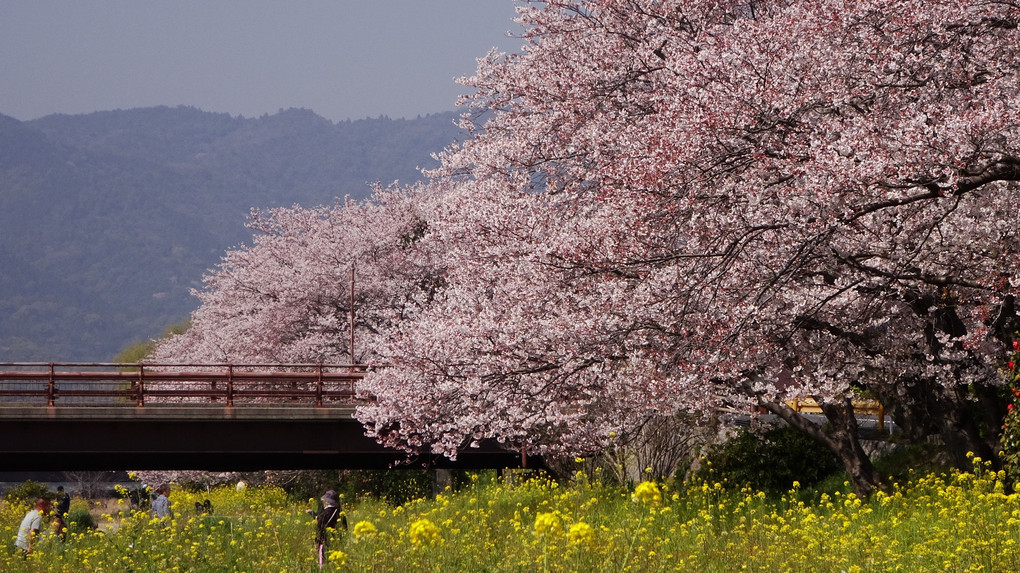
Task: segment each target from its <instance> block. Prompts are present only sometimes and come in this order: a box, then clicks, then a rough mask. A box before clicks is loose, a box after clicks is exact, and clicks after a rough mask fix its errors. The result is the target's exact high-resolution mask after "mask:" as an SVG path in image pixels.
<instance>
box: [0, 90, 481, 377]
mask: <svg viewBox="0 0 1020 573" xmlns="http://www.w3.org/2000/svg"><path fill="white" fill-rule="evenodd" d="M455 119H456V117H455V114H454V113H452V112H449V113H439V114H434V115H428V116H425V117H418V118H416V119H409V120H405V119H389V118H385V117H380V118H377V119H365V120H357V121H346V122H340V123H337V124H334V123H332V122H330V121H329V120H326V119H324V118H322V117H319V116H318V115H316V114H314V113H313V112H311V111H308V110H300V109H290V110H283V111H280V112H279V113H277V114H274V115H265V116H262V117H259V118H242V117H232V116H230V115H228V114H217V113H208V112H204V111H200V110H197V109H195V108H189V107H176V108H169V107H158V108H144V109H133V110H117V111H105V112H97V113H91V114H86V115H73V116H72V115H51V116H47V117H43V118H40V119H36V120H32V121H26V122H22V121H18V120H16V119H14V118H11V117H7V116H3V115H0V361H46V362H48V361H109V360H111V359H112V358H113V356H114V355H115V354H116V353H117V352H118V351H120V350H122V349H123V348H124V347H126V346H127V345H129V344H131V343H133V342H137V341H141V340H146V339H148V338H151V337H154V336H158V335H159V334H160V333H161V332H162V331H163V329H164V328H165V327H167V326H168V325H170V324H172V323H175V322H178V321H179V320H181V319H183V318H185V317H186V316H187V315H188V314H189V313H190V312H191V311H192V310H193V309H194V308H195V307H196V306H197V300H196V299H195V298H194V297H193V296H191V294H190V290H191V289H192V288H196V287H200V286H201V279H202V276H203V274H204V272H205V271H206V270H208V269H210V268H212V267H214V266H215V265H216V264H217V263H218V262H219V260H220V257H221V256H222V255H223V253H224V251H225V250H226V249H228V248H231V247H234V246H237V245H239V244H241V243H246V242H250V239H251V231H250V230H248V229H247V228H246V227H245V226H244V224H245V222H246V218H247V215H248V214H249V213H250V211H251V209H252V208H259V209H264V208H271V207H278V206H291V205H294V204H302V205H307V206H312V205H321V204H329V203H332V202H333V201H334V200H335V199H336V198H338V197H339V198H342V197H344V196H350V197H352V198H364V197H366V196H368V194H369V193H370V188H369V183H370V182H374V181H381V182H383V183H384V184H388V183H390V182H392V181H394V180H399V181H401V182H405V183H409V182H412V181H415V180H419V179H421V174H420V171H419V168H420V167H431V166H434V165H435V160H434V159H432V157H431V155H432V154H433V153H436V152H439V151H441V150H442V149H443V148H444V147H446V146H447V145H449V144H450V143H452V142H454V141H455V140H457V139H458V138H460V137H462V134H461V132H460V131H459V130H458V128H457V127H456V126H455V124H454V122H455Z"/></svg>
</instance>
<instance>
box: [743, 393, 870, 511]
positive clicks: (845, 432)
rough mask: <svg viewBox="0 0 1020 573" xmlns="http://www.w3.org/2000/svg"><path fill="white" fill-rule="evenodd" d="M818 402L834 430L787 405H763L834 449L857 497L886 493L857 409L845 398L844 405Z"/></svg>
mask: <svg viewBox="0 0 1020 573" xmlns="http://www.w3.org/2000/svg"><path fill="white" fill-rule="evenodd" d="M818 403H819V406H820V407H821V409H822V413H823V414H824V415H825V418H826V419H827V420H828V421H829V424H830V425H831V429H827V430H826V429H823V428H822V426H820V425H818V424H816V423H814V422H812V421H811V420H809V419H807V418H805V417H804V416H802V415H800V414H799V413H798V412H796V411H795V410H794V409H793V408H790V407H789V406H787V405H786V404H783V403H766V402H762V403H761V405H762V406H763V407H765V408H766V409H767V410H769V411H770V412H772V413H773V414H776V415H777V416H779V417H780V418H782V419H783V420H784V421H786V423H788V424H790V425H791V426H793V427H794V428H797V429H798V430H800V431H802V432H805V433H806V434H807V435H809V436H811V438H813V439H814V440H816V441H817V442H819V443H821V444H822V445H824V446H825V447H827V448H829V449H830V450H832V452H833V453H834V454H836V458H837V459H838V460H839V461H840V463H841V464H843V467H844V469H846V471H847V473H848V474H849V475H850V483H851V485H852V486H853V488H854V492H855V493H856V494H857V495H859V496H861V497H866V496H868V495H870V494H871V493H872V492H873V491H874V490H876V489H881V490H886V489H887V488H888V486H887V484H886V483H885V482H884V481H883V480H882V477H881V476H880V475H879V474H878V471H876V470H875V466H874V465H872V463H871V458H869V457H868V454H866V453H865V452H864V448H863V447H861V440H860V435H859V429H858V427H857V419H856V418H854V408H853V405H852V404H851V403H850V400H849V399H844V400H843V401H842V402H840V403H823V402H822V401H820V400H819V401H818Z"/></svg>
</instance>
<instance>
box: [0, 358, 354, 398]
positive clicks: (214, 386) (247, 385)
mask: <svg viewBox="0 0 1020 573" xmlns="http://www.w3.org/2000/svg"><path fill="white" fill-rule="evenodd" d="M365 370H366V369H365V367H364V366H363V365H358V364H346V365H345V364H149V363H138V364H121V363H95V362H93V363H75V362H60V363H57V362H53V363H39V362H0V405H10V406H21V405H25V406H28V405H42V404H43V403H45V404H46V405H47V406H55V405H58V401H59V404H60V405H67V406H128V405H135V406H145V405H146V403H159V404H165V403H187V404H189V405H194V404H198V403H218V404H221V405H226V406H234V405H235V404H238V403H242V404H251V405H282V404H286V405H305V406H314V407H316V408H322V407H329V406H343V405H350V404H352V403H353V402H354V401H355V400H356V399H357V383H358V381H359V380H361V379H362V378H363V377H364V376H365Z"/></svg>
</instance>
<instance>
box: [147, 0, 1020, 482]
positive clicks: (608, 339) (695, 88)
mask: <svg viewBox="0 0 1020 573" xmlns="http://www.w3.org/2000/svg"><path fill="white" fill-rule="evenodd" d="M520 15H521V16H520V17H521V19H522V21H523V23H524V24H525V26H526V29H527V32H526V34H525V38H524V40H525V42H526V44H525V46H524V47H523V49H522V51H521V52H520V53H519V54H511V55H500V54H490V55H489V56H488V57H486V58H484V59H483V60H481V61H480V63H479V68H478V72H477V75H475V76H474V77H471V78H468V79H466V80H464V81H465V83H466V85H467V86H469V87H470V88H472V89H473V90H474V92H473V93H474V95H472V96H470V97H467V98H466V103H467V104H468V106H469V111H468V112H467V114H466V115H465V126H466V127H468V128H469V129H471V130H472V136H471V137H470V138H469V139H467V140H466V141H465V142H463V143H462V144H460V145H457V146H454V147H452V148H450V149H448V150H447V151H446V152H444V153H443V154H442V156H441V159H442V166H441V167H440V168H438V169H437V170H435V171H434V172H432V173H430V176H431V177H432V181H431V183H430V184H429V185H428V186H427V187H423V188H415V189H410V190H396V189H390V190H380V192H379V199H378V200H377V201H376V202H374V203H370V204H365V205H353V204H346V205H343V206H335V207H333V208H331V209H318V210H306V209H300V208H295V209H291V210H281V211H277V212H275V213H273V214H272V215H273V216H272V217H271V218H270V219H268V220H263V219H261V218H257V219H255V228H256V229H258V230H260V231H263V232H264V234H263V235H262V236H260V237H259V238H258V240H257V242H256V243H255V244H254V245H253V246H252V247H251V248H247V249H240V250H238V251H235V252H232V253H230V254H228V256H227V259H226V260H225V262H224V264H223V266H222V267H221V269H220V270H219V271H218V272H216V273H214V274H213V275H211V277H210V279H209V283H208V288H207V290H206V291H204V292H203V293H202V294H201V295H200V296H201V297H202V301H203V306H202V308H201V309H199V311H198V312H197V313H196V315H195V317H194V326H193V328H192V330H191V331H189V333H188V334H186V335H185V336H183V337H181V338H178V339H173V340H171V341H170V342H168V343H166V344H165V345H164V347H163V348H161V350H160V352H161V354H162V355H163V356H167V357H170V356H184V355H187V353H188V352H196V351H197V352H199V353H200V354H198V355H195V354H192V355H189V357H205V356H208V357H210V358H212V357H215V358H220V359H225V358H230V359H234V360H238V359H242V358H244V359H249V358H260V359H261V358H269V357H272V358H274V359H281V360H283V359H285V360H323V359H332V358H337V357H343V356H345V354H344V352H343V351H342V350H343V348H342V347H343V346H344V344H345V343H344V336H343V329H342V328H340V323H341V322H342V320H341V317H342V316H343V313H344V310H345V306H344V303H343V302H342V301H343V300H345V298H344V293H345V292H347V291H346V290H345V285H346V284H347V283H346V281H345V280H344V276H346V275H345V273H346V272H348V270H349V267H350V265H351V264H354V265H355V266H356V267H357V268H358V269H359V271H358V272H359V273H362V272H364V273H365V275H364V276H361V277H360V278H359V284H363V285H365V286H364V287H363V288H365V289H366V290H365V291H364V292H361V293H358V292H357V291H356V294H358V296H359V297H363V299H364V301H365V302H364V306H359V307H358V308H359V312H358V315H359V316H360V317H361V318H360V322H359V325H358V326H359V328H362V329H363V330H364V336H365V337H366V338H364V340H366V341H367V340H371V342H369V343H367V344H366V348H365V350H368V349H369V348H370V349H371V351H372V352H374V353H376V358H377V359H378V360H379V361H381V362H385V363H386V364H387V367H385V368H381V369H379V370H377V371H376V372H375V373H374V374H372V375H371V376H370V377H369V378H368V379H367V380H366V391H367V392H370V393H371V394H372V395H374V396H375V397H376V401H375V402H374V403H373V404H371V405H367V406H365V407H363V408H361V409H360V411H359V416H360V417H361V418H362V419H363V420H364V421H365V422H366V423H367V424H368V426H369V428H370V429H371V431H372V432H374V433H375V434H376V435H378V436H379V438H380V439H382V440H384V441H386V442H388V443H392V444H394V445H398V446H404V447H410V448H418V447H430V448H433V449H434V450H436V451H441V452H445V453H449V454H453V453H454V452H455V451H456V449H457V448H459V447H461V446H463V445H464V444H470V443H472V442H475V441H477V440H479V439H482V438H495V439H498V440H500V441H502V442H504V443H506V444H507V445H509V446H512V447H514V448H520V449H523V450H528V451H563V452H573V453H578V452H584V451H590V450H592V449H596V448H598V447H601V446H604V445H606V444H609V443H611V442H612V441H613V440H614V439H619V437H620V436H624V435H626V434H627V433H628V432H629V431H630V430H632V429H633V428H635V427H638V426H639V425H640V424H642V423H643V422H645V421H647V420H649V419H651V418H654V417H662V416H669V415H671V414H673V413H676V412H680V411H701V412H710V411H712V410H714V409H715V408H717V407H719V406H724V405H726V406H734V407H741V408H744V407H752V406H754V407H760V408H764V409H767V410H769V411H771V412H773V413H775V414H777V415H779V416H780V417H782V418H783V419H785V420H786V421H787V422H788V423H790V424H791V425H793V426H795V427H797V428H799V429H801V430H803V431H805V432H807V433H808V434H810V435H812V436H813V437H815V438H816V439H817V440H819V441H820V442H822V443H824V444H826V445H827V446H829V447H830V448H831V449H832V450H833V451H834V452H836V454H837V455H838V456H839V458H840V459H841V460H842V461H843V463H844V465H845V466H846V468H847V470H848V471H849V473H850V475H851V478H852V480H853V483H854V486H855V487H856V488H857V489H858V490H859V491H862V492H863V491H867V490H869V489H871V488H873V487H876V486H879V485H880V482H881V480H880V478H879V476H878V475H877V473H876V472H875V471H874V469H873V467H872V466H871V464H870V461H869V459H868V457H867V455H865V453H864V452H863V450H862V448H861V445H860V443H859V441H858V432H857V427H856V422H855V419H854V416H853V414H854V412H853V408H852V405H851V403H850V397H851V396H853V395H856V394H859V393H862V392H863V393H868V394H870V395H871V396H874V397H876V398H878V399H879V400H881V401H882V402H883V403H885V404H886V405H887V407H889V408H890V409H891V411H892V412H893V415H894V416H895V417H896V420H897V422H898V423H899V424H900V426H901V427H903V428H904V429H905V430H906V431H907V432H908V434H910V435H911V436H912V437H921V436H926V435H930V434H939V435H941V436H942V438H943V440H944V441H945V443H946V444H947V446H949V450H950V451H951V452H955V453H958V454H959V455H960V456H961V457H962V454H963V453H964V452H966V451H968V450H971V451H976V452H981V453H984V454H985V455H987V451H988V450H989V448H990V447H991V445H992V444H991V440H990V439H989V436H990V435H994V430H995V429H997V428H998V425H999V421H1000V420H1001V417H1002V414H1003V413H1004V411H1003V410H1001V408H1002V404H1003V403H1004V402H1003V401H1002V400H1001V397H999V396H998V395H997V392H999V387H1000V386H1001V375H1000V372H999V370H998V369H999V368H1000V367H1001V364H1002V358H1003V356H1004V355H1005V354H1004V353H1005V351H1006V349H1007V348H1008V345H1009V344H1010V343H1011V342H1012V339H1013V337H1014V336H1015V332H1016V330H1017V329H1018V326H1020V320H1018V317H1017V314H1016V310H1015V308H1014V297H1015V296H1016V294H1017V291H1018V290H1020V237H1018V229H1020V185H1018V184H1017V181H1018V180H1020V101H1018V99H1020V95H1018V94H1020V76H1018V73H1020V53H1018V52H1020V32H1018V29H1017V28H1018V21H1020V6H1018V5H1017V4H1015V3H1010V2H988V1H968V0H962V1H954V2H946V1H940V0H926V1H920V0H915V1H910V0H906V1H903V0H901V1H892V0H888V1H882V0H865V1H861V2H855V3H846V2H842V1H836V0H832V1H826V0H812V1H806V0H805V1H798V0H784V1H735V0H734V1H721V0H671V1H662V0H590V1H576V0H575V1H564V0H550V1H546V2H542V3H527V4H524V5H522V6H521V8H520ZM483 112H484V113H483ZM473 117H485V118H487V119H486V120H485V122H484V124H483V125H480V126H479V125H475V124H474V123H473V122H472V120H471V118H473ZM242 318H243V320H242ZM369 336H371V338H370V339H369V338H368V337H369ZM199 348H200V350H196V349H199ZM210 352H211V353H212V354H209V353H210ZM182 353H183V354H182ZM203 353H204V354H203ZM809 396H810V397H813V398H815V399H816V400H817V401H818V402H819V404H820V405H821V406H822V409H823V411H824V414H825V416H826V418H827V420H828V423H827V424H824V425H819V424H817V423H814V422H812V421H811V420H809V419H807V418H804V417H802V416H800V415H799V414H797V413H796V412H794V411H793V410H791V409H790V408H789V407H787V406H786V405H785V402H786V401H787V400H789V399H792V398H796V397H809ZM990 430H991V431H990Z"/></svg>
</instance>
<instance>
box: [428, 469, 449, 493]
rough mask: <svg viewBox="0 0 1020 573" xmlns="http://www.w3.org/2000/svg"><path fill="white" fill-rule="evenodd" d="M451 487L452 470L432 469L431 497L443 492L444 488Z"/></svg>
mask: <svg viewBox="0 0 1020 573" xmlns="http://www.w3.org/2000/svg"><path fill="white" fill-rule="evenodd" d="M448 487H449V488H452V487H453V470H448V469H433V470H432V497H436V495H438V494H440V493H443V491H444V490H446V488H448Z"/></svg>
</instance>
